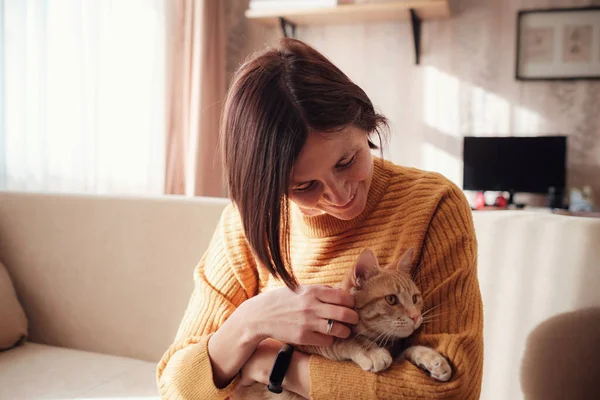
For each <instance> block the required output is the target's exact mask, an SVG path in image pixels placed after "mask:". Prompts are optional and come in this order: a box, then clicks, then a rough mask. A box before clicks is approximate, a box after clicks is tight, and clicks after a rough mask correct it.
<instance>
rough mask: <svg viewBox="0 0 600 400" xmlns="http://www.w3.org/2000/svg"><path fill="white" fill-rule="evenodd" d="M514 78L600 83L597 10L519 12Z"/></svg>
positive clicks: (599, 34) (598, 15)
mask: <svg viewBox="0 0 600 400" xmlns="http://www.w3.org/2000/svg"><path fill="white" fill-rule="evenodd" d="M516 78H517V79H518V80H575V79H600V7H598V6H597V7H586V8H556V9H547V10H527V11H519V14H518V17H517V69H516Z"/></svg>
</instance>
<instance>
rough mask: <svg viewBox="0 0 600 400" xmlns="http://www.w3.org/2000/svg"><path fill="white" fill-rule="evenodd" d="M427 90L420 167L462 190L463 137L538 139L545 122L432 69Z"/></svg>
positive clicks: (425, 76)
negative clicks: (536, 136) (520, 137)
mask: <svg viewBox="0 0 600 400" xmlns="http://www.w3.org/2000/svg"><path fill="white" fill-rule="evenodd" d="M423 86H424V99H423V122H424V123H425V125H426V127H425V135H424V140H423V143H421V146H420V147H421V149H420V151H421V165H420V166H419V167H420V168H423V169H426V170H429V171H436V172H439V173H441V174H443V175H444V176H446V177H447V178H448V179H450V180H452V181H453V182H454V183H456V184H457V185H462V171H463V162H462V137H464V136H524V135H532V134H536V133H538V132H539V131H540V129H541V127H542V125H543V123H544V121H543V118H542V117H541V116H540V115H539V114H538V113H536V112H533V111H531V110H529V109H526V108H523V107H521V106H519V105H515V104H510V103H509V102H508V101H507V100H506V99H504V98H502V97H500V96H498V95H497V94H495V93H491V92H489V91H487V90H485V89H483V88H481V87H479V86H475V85H473V84H471V83H469V82H464V81H460V80H459V79H457V78H456V77H455V76H452V75H450V74H448V73H446V72H443V71H440V70H439V69H437V68H435V67H432V66H427V67H425V69H424V74H423Z"/></svg>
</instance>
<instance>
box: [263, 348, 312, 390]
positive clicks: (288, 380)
mask: <svg viewBox="0 0 600 400" xmlns="http://www.w3.org/2000/svg"><path fill="white" fill-rule="evenodd" d="M309 360H310V356H309V355H308V354H305V353H302V352H300V351H294V354H293V355H292V361H291V362H290V366H289V368H288V371H287V373H286V374H285V379H284V380H283V388H284V389H285V390H289V391H290V392H294V393H296V394H298V395H300V396H302V397H304V398H307V399H308V397H309V395H310V372H309V368H308V365H309ZM268 379H269V377H267V381H268Z"/></svg>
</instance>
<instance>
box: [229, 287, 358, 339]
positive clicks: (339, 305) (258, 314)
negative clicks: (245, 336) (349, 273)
mask: <svg viewBox="0 0 600 400" xmlns="http://www.w3.org/2000/svg"><path fill="white" fill-rule="evenodd" d="M353 307H354V297H353V296H352V295H351V294H349V293H348V292H346V291H344V290H342V289H334V288H332V287H329V286H326V285H310V286H300V287H299V289H298V292H297V293H296V292H294V291H292V290H290V289H288V288H287V287H282V288H279V289H274V290H271V291H268V292H265V293H262V294H260V295H258V296H255V297H253V298H251V299H249V300H248V301H246V302H244V303H243V304H242V306H241V307H240V311H241V310H242V309H243V310H244V314H245V315H244V316H245V319H246V322H247V325H246V326H247V327H248V329H249V330H251V331H252V333H253V334H254V335H256V336H255V339H256V340H257V341H261V340H264V339H266V338H273V339H277V340H279V341H281V342H284V343H292V344H296V345H313V346H329V345H330V344H332V343H333V340H334V338H335V337H339V338H347V337H348V336H349V335H350V333H351V331H350V328H349V327H348V326H347V325H354V324H357V323H358V313H357V312H356V311H354V310H353ZM328 319H332V320H334V324H333V327H332V329H331V332H330V333H329V335H328V334H327V320H328Z"/></svg>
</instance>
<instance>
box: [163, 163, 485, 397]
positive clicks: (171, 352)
mask: <svg viewBox="0 0 600 400" xmlns="http://www.w3.org/2000/svg"><path fill="white" fill-rule="evenodd" d="M367 247H369V248H371V249H372V250H373V251H374V252H375V254H376V255H377V257H378V258H379V260H380V262H381V263H383V264H385V263H389V262H391V261H392V260H394V259H397V258H398V257H399V256H400V255H401V254H403V253H404V251H405V250H407V249H408V248H410V247H413V248H414V249H415V250H416V257H415V261H414V267H413V275H414V276H415V279H416V281H417V282H418V286H419V288H420V289H421V291H422V293H423V298H424V302H425V306H424V307H425V309H427V308H430V307H436V306H437V307H438V308H437V309H436V312H435V313H436V314H438V315H439V317H438V318H437V319H435V320H434V321H433V322H432V323H430V324H426V325H424V326H423V327H422V328H420V329H419V330H418V331H417V332H416V333H415V334H413V336H411V338H410V343H409V344H421V345H424V346H430V347H432V348H434V349H437V350H438V351H439V352H440V353H442V354H443V355H445V356H446V357H447V358H448V360H449V361H450V363H451V365H452V368H453V375H452V378H451V379H450V381H448V382H437V381H435V380H434V379H432V378H430V377H428V376H427V375H426V374H425V373H424V372H423V371H421V370H420V369H419V368H417V367H415V366H414V365H412V364H410V363H409V362H407V361H403V362H401V363H394V364H393V365H392V367H390V368H389V369H388V370H386V371H384V372H382V373H379V374H374V373H371V372H365V371H363V370H362V369H360V367H358V365H356V364H354V363H352V362H335V361H331V360H328V359H325V358H323V357H320V356H316V355H313V356H311V357H310V362H309V369H310V380H311V381H310V397H311V398H312V399H326V400H331V399H375V398H377V399H417V398H419V399H422V398H425V399H460V400H467V399H479V393H480V389H481V377H482V367H483V312H482V303H481V295H480V291H479V283H478V281H477V242H476V239H475V232H474V228H473V222H472V217H471V210H470V208H469V206H468V204H467V202H466V199H465V197H464V195H463V193H462V192H461V191H460V189H458V188H457V187H456V186H455V185H454V184H452V183H451V182H450V181H448V180H447V179H445V178H444V177H442V176H441V175H439V174H436V173H430V172H424V171H420V170H417V169H412V168H404V167H399V166H396V165H394V164H392V163H389V162H386V161H382V160H380V159H377V158H376V159H375V161H374V172H373V180H372V184H371V188H370V191H369V196H368V200H367V206H366V208H365V210H364V212H363V213H362V214H361V215H360V216H359V217H357V218H355V219H354V220H351V221H341V220H337V219H335V218H333V217H331V216H329V215H325V214H324V215H319V216H313V217H305V216H301V215H300V214H299V213H298V211H297V210H295V211H293V212H292V219H291V259H292V266H293V271H294V274H295V276H296V278H297V279H298V282H299V283H300V284H328V285H334V284H336V283H338V282H339V281H341V279H342V276H343V275H344V273H345V272H346V271H347V269H348V268H349V267H350V266H351V265H353V263H354V262H355V260H356V259H357V257H358V255H359V254H360V252H361V251H362V250H363V249H364V248H367ZM194 277H195V289H194V292H193V294H192V297H191V300H190V303H189V306H188V308H187V311H186V313H185V316H184V318H183V321H182V323H181V326H180V328H179V332H178V333H177V337H176V339H175V342H174V343H173V345H172V346H171V347H170V348H169V349H168V351H167V352H166V353H165V355H164V356H163V358H162V360H161V361H160V363H159V365H158V371H157V375H158V385H159V389H160V392H161V394H162V396H163V398H166V399H179V398H184V399H198V400H205V399H224V398H226V397H227V396H229V395H231V393H232V392H233V390H234V389H235V387H236V384H237V379H234V381H233V382H232V383H231V384H230V385H229V386H228V387H226V388H224V389H218V388H216V387H215V385H214V383H213V377H212V368H211V363H210V360H209V357H208V353H207V343H208V339H209V337H210V335H211V333H212V332H215V331H216V330H217V329H218V328H219V327H220V326H221V325H222V324H223V322H224V321H225V320H226V319H227V318H228V317H229V316H230V315H231V313H232V312H233V311H234V310H235V309H236V307H238V306H239V305H240V304H241V303H242V302H243V301H244V300H246V299H248V298H250V297H252V296H255V295H257V294H258V293H261V292H262V291H265V290H269V289H271V288H275V287H280V286H281V285H282V284H281V283H280V282H279V281H277V280H275V279H273V278H272V277H271V276H270V275H269V274H268V272H267V271H266V270H265V269H264V268H263V267H261V266H257V265H256V262H255V260H254V258H253V256H252V253H251V251H250V249H249V247H248V244H247V241H246V240H245V237H244V233H243V230H242V226H241V222H240V218H239V214H238V213H237V211H236V209H235V207H233V206H228V207H227V208H226V209H225V211H224V212H223V215H222V217H221V220H220V223H219V225H218V227H217V229H216V232H215V234H214V236H213V239H212V242H211V244H210V246H209V249H208V251H207V252H206V254H205V255H204V257H203V258H202V260H201V261H200V263H199V265H198V266H197V268H196V270H195V275H194Z"/></svg>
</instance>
